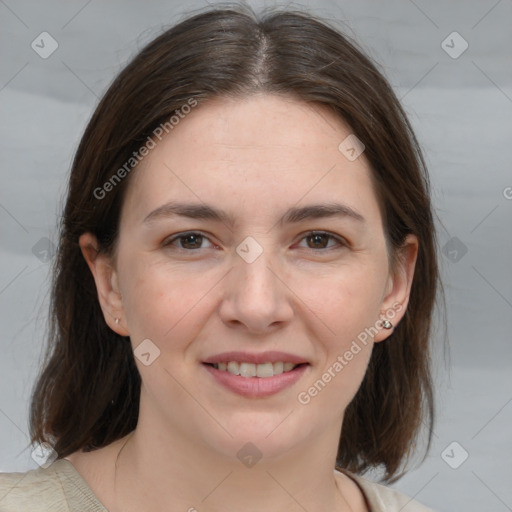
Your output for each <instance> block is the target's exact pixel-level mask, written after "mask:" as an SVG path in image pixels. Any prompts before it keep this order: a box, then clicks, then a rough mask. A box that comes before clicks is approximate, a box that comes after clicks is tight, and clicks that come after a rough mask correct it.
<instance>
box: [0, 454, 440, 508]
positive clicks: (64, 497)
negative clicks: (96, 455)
mask: <svg viewBox="0 0 512 512" xmlns="http://www.w3.org/2000/svg"><path fill="white" fill-rule="evenodd" d="M343 473H345V474H346V475H347V476H348V477H350V478H352V480H354V481H355V482H356V483H357V484H358V486H359V487H360V488H361V490H362V492H363V494H364V495H365V497H366V500H367V502H368V508H369V510H370V512H399V511H400V512H434V511H433V510H432V509H429V508H426V507H424V506H423V505H421V504H420V503H418V502H417V501H415V500H413V499H412V498H409V497H408V496H406V495H405V494H402V493H401V492H398V491H397V490H394V489H391V488H389V487H386V486H384V485H381V484H377V483H375V482H372V481H371V480H367V479H366V478H363V477H361V476H359V475H356V474H354V473H350V472H348V471H346V470H344V471H343ZM0 512H108V511H107V509H106V508H105V507H104V506H103V505H102V504H101V502H100V501H99V500H98V498H97V497H96V496H95V494H94V493H93V492H92V490H91V489H90V488H89V486H88V485H87V484H86V483H85V480H84V479H83V478H82V477H81V476H80V474H79V473H78V472H77V471H76V469H75V467H74V466H73V464H71V462H69V461H68V460H66V459H59V460H56V461H55V462H54V463H53V464H51V465H50V466H49V467H48V468H46V469H43V468H38V469H31V470H29V471H27V472H25V473H0Z"/></svg>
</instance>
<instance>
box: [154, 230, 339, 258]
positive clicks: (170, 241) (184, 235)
mask: <svg viewBox="0 0 512 512" xmlns="http://www.w3.org/2000/svg"><path fill="white" fill-rule="evenodd" d="M191 235H199V236H201V237H203V238H206V239H208V236H207V235H205V234H204V233H202V232H201V231H187V232H184V233H178V234H177V235H175V236H173V237H172V238H170V239H168V240H166V241H164V243H163V244H162V245H163V247H169V246H171V245H172V244H173V243H174V242H175V241H177V240H180V239H183V238H187V237H188V236H191ZM315 235H323V236H327V237H328V238H329V239H333V240H335V241H336V242H337V243H338V248H343V247H347V246H348V244H347V243H346V241H345V240H344V239H343V238H341V237H340V236H338V235H335V234H333V233H329V232H328V231H308V232H307V233H305V234H304V236H303V237H302V238H301V239H300V241H302V240H304V239H306V238H308V237H311V236H315ZM208 240H209V239H208ZM210 243H212V242H211V241H210ZM327 243H329V242H327ZM176 249H177V250H179V251H185V252H195V251H199V250H200V248H198V249H185V248H184V247H176ZM307 249H309V250H310V251H313V252H315V253H318V252H327V251H330V250H333V249H336V247H325V248H320V249H310V248H307Z"/></svg>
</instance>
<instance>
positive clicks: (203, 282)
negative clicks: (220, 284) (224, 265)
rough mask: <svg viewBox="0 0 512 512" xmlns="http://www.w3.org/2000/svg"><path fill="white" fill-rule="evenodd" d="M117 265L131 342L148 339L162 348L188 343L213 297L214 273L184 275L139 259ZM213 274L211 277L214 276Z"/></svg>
mask: <svg viewBox="0 0 512 512" xmlns="http://www.w3.org/2000/svg"><path fill="white" fill-rule="evenodd" d="M124 263H125V264H124V266H121V265H120V269H119V271H120V278H121V279H122V280H123V283H124V285H125V286H124V289H125V290H126V295H127V299H126V301H123V305H124V306H125V311H126V317H127V321H128V326H129V330H130V336H131V337H132V342H133V343H134V344H136V341H137V339H145V338H150V339H154V340H155V343H157V344H158V345H159V346H161V347H163V346H165V345H168V343H169V340H172V343H173V347H177V346H178V345H179V343H180V340H182V339H183V340H186V339H192V338H193V336H194V329H195V326H197V329H199V328H200V325H201V321H202V320H201V318H202V317H201V312H202V311H205V305H206V304H207V303H208V300H211V297H212V296H213V294H214V293H215V283H216V282H217V281H218V280H219V277H218V276H217V273H208V272H197V273H191V272H185V271H184V270H183V268H177V267H170V266H169V265H165V264H161V263H154V262H152V261H151V260H150V259H149V258H144V257H143V255H141V257H139V258H133V259H130V260H127V261H125V262H124ZM214 274H215V275H214Z"/></svg>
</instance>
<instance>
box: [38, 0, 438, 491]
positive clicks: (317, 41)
mask: <svg viewBox="0 0 512 512" xmlns="http://www.w3.org/2000/svg"><path fill="white" fill-rule="evenodd" d="M255 92H265V93H271V94H282V95H287V96H293V97H294V98H297V99H300V100H302V101H305V102H308V103H311V104H317V105H323V106H326V107H328V108H329V109H331V110H332V112H334V113H335V114H336V115H338V116H339V117H340V118H341V119H342V120H344V121H345V122H346V123H347V124H348V125H349V126H350V127H351V130H352V131H353V133H354V134H355V135H356V136H357V137H358V138H359V139H360V140H361V141H362V142H363V143H364V145H365V146H366V149H365V153H364V154H365V156H366V158H367V160H368V161H369V163H370V165H371V168H372V171H373V180H374V182H375V185H376V191H377V196H378V199H379V202H380V205H381V209H382V214H383V220H384V228H385V233H386V238H387V242H388V246H389V248H390V256H391V257H392V261H393V257H395V256H396V255H397V254H398V249H399V248H400V246H401V245H402V244H403V241H404V239H405V237H406V235H407V234H409V233H413V234H415V235H416V236H417V237H418V239H419V253H418V258H417V262H416V268H415V273H414V279H413V284H412V289H411V295H410V300H409V305H408V308H407V311H406V313H405V316H404V317H403V318H402V321H401V322H400V323H399V324H398V325H397V326H396V328H395V330H394V331H393V333H392V334H391V336H390V337H389V338H388V339H387V340H386V341H385V342H382V343H377V344H376V345H375V346H374V349H373V352H372V356H371V360H370V363H369V367H368V369H367V372H366V374H365V377H364V380H363V382H362V384H361V386H360V388H359V390H358V392H357V394H356V396H355V398H354V399H353V401H352V402H351V403H350V404H349V406H348V408H347V410H346V412H345V419H344V423H343V428H342V436H341V441H340V444H339V447H338V454H337V460H336V464H337V467H338V468H345V469H348V470H349V471H353V472H356V473H362V472H365V471H366V470H367V469H369V468H371V467H378V466H383V467H384V468H385V470H386V473H385V478H383V480H384V481H386V482H390V483H391V482H394V481H396V480H398V478H400V477H401V476H402V474H401V475H399V476H398V477H396V478H392V477H394V476H395V475H396V473H397V471H398V469H399V467H400V465H401V463H402V462H403V461H404V459H407V460H408V459H409V455H410V453H411V452H412V450H413V447H414V445H415V441H416V439H417V438H418V437H419V433H420V427H421V424H422V422H424V421H426V424H427V425H428V427H429V432H428V446H427V450H426V453H428V450H429V449H430V444H431V439H432V426H433V423H434V399H433V385H432V377H431V367H430V364H431V363H430V346H429V345H430V339H431V334H432V333H431V318H432V312H433V310H434V307H435V305H436V294H437V292H438V291H440V283H439V280H438V262H437V255H436V235H435V229H434V223H433V213H432V209H431V203H430V192H429V180H428V174H427V170H426V166H425V163H424V160H423V157H422V154H421V150H420V147H419V145H418V142H417V140H416V138H415V135H414V133H413V131H412V128H411V126H410V124H409V122H408V120H407V117H406V115H405V113H404V111H403V109H402V107H401V106H400V104H399V101H398V100H397V98H396V96H395V95H394V93H393V91H392V89H391V87H390V86H389V84H388V83H387V81H386V79H385V78H384V77H383V75H382V74H381V73H380V72H379V71H378V70H377V68H376V67H375V65H374V64H373V63H372V62H371V60H370V59H369V58H368V57H367V56H365V54H364V53H363V52H362V51H361V50H360V49H358V48H357V46H356V45H355V43H353V42H351V41H350V40H349V39H348V38H347V37H346V36H344V35H342V34H341V33H340V32H339V31H338V30H337V29H336V28H334V27H331V26H329V25H328V24H327V23H326V22H324V21H321V20H320V19H318V18H315V17H314V16H311V15H309V14H305V13H301V12H296V11H281V12H278V11H276V12H268V13H266V14H264V15H261V17H258V16H257V15H256V14H255V13H254V12H253V11H252V10H251V9H249V8H243V7H237V8H229V9H226V8H224V9H219V8H217V9H209V10H208V11H206V12H202V13H199V14H196V15H194V16H191V17H189V18H188V19H185V20H184V21H182V22H180V23H179V24H177V25H176V26H174V27H172V28H170V29H169V30H166V31H165V32H163V33H162V34H161V35H159V36H158V37H157V38H156V39H154V40H153V41H152V42H150V43H149V44H148V45H147V46H146V47H145V48H143V49H142V50H141V51H140V53H139V54H138V55H136V56H135V57H134V59H133V60H132V61H131V62H130V63H129V64H128V65H127V66H126V68H125V69H124V70H123V71H122V72H121V73H120V74H119V76H118V77H117V78H116V79H115V80H114V81H113V83H112V84H111V86H110V87H109V89H108V90H107V92H106V94H105V95H104V97H103V98H102V100H101V102H100V103H99V105H98V106H97V108H96V110H95V112H94V114H93V116H92V118H91V120H90V122H89V124H88V126H87V128H86V130H85V133H84V135H83V137H82V140H81V142H80V145H79V147H78V150H77V152H76V155H75V158H74V161H73V165H72V169H71V176H70V181H69V191H68V195H67V202H66V205H65V209H64V214H63V217H62V220H61V226H60V240H59V247H58V253H57V257H56V258H55V261H54V268H53V282H52V300H51V307H50V325H49V339H48V342H49V343H48V347H47V352H46V355H45V361H44V364H43V367H42V370H41V373H40V375H39V377H38V380H37V382H36V383H35V386H34V390H33V395H32V402H31V410H30V435H31V441H32V442H33V443H34V442H41V443H42V442H48V443H50V444H51V445H52V446H53V447H54V449H55V451H56V452H57V453H58V457H59V458H63V457H65V456H67V455H69V454H70V453H72V452H74V451H76V450H79V449H85V450H93V449H96V448H99V447H102V446H105V445H107V444H109V443H112V442H113V441H115V440H117V439H119V438H121V437H123V436H125V435H127V434H128V433H130V432H131V431H132V430H133V429H134V428H135V427H136V425H137V419H138V414H139V399H140V396H139V395H140V386H141V381H140V375H139V373H138V371H137V367H136V365H135V362H134V356H133V352H132V349H131V345H130V343H129V340H128V339H127V338H124V337H122V336H119V335H118V334H116V333H115V332H113V331H112V330H111V329H110V328H109V327H108V326H107V324H106V322H105V320H104V317H103V313H102V310H101V308H100V305H99V301H98V298H97V293H96V287H95V283H94V280H93V277H92V275H91V272H90V271H89V269H88V267H87V264H86V262H85V259H84V258H83V256H82V253H81V250H80V247H79V244H78V239H79V236H80V235H81V234H83V233H85V232H91V233H93V234H95V235H96V237H97V239H98V242H99V244H100V249H101V250H102V251H105V252H106V253H108V254H112V252H113V250H114V249H115V242H116V237H117V232H118V223H119V216H120V209H121V205H122V202H123V194H124V190H125V189H126V186H127V183H128V182H129V179H130V176H129V175H127V176H126V177H125V178H124V179H123V180H120V181H119V183H116V185H115V186H113V187H111V190H109V192H108V193H106V194H104V197H102V198H100V199H98V197H97V196H98V194H97V192H96V193H95V191H97V190H98V187H102V186H103V185H104V184H105V183H106V182H108V181H109V180H111V179H112V176H113V175H114V174H115V173H116V171H117V170H118V169H120V168H121V167H122V166H123V165H125V163H126V162H127V161H128V160H129V158H130V157H131V156H132V155H133V153H134V152H136V151H137V150H138V149H139V148H140V147H141V145H142V144H143V143H144V142H145V140H146V139H147V137H148V136H150V135H151V134H152V132H153V130H154V129H155V127H157V126H158V125H159V124H161V123H162V122H165V121H167V120H168V119H169V117H170V116H171V115H173V114H174V113H175V111H177V110H178V109H180V107H182V105H184V104H187V102H190V101H191V100H193V101H197V102H198V104H200V103H201V102H202V101H206V100H208V99H211V98H215V97H222V96H224V97H235V98H242V97H244V96H247V95H249V94H252V93H255ZM340 142H341V141H340Z"/></svg>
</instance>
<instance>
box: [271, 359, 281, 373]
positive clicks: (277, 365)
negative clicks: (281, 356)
mask: <svg viewBox="0 0 512 512" xmlns="http://www.w3.org/2000/svg"><path fill="white" fill-rule="evenodd" d="M272 366H273V371H274V375H281V373H283V362H282V361H278V362H277V363H274V364H273V365H272Z"/></svg>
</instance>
